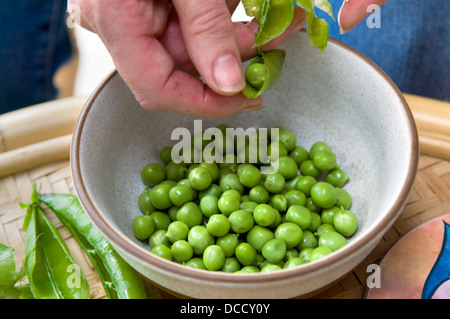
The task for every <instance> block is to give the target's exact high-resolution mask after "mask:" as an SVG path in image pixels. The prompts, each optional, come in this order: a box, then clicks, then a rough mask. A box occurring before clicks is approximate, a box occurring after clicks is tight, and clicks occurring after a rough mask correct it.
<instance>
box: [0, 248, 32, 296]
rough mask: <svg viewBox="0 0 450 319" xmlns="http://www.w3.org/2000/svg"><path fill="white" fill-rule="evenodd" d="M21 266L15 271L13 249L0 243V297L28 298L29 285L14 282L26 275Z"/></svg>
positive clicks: (29, 294)
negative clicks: (18, 284) (18, 270)
mask: <svg viewBox="0 0 450 319" xmlns="http://www.w3.org/2000/svg"><path fill="white" fill-rule="evenodd" d="M24 269H25V268H22V270H21V271H20V272H17V271H16V262H15V256H14V249H13V248H11V247H8V246H6V245H4V244H2V243H0V298H1V299H17V298H19V299H30V298H32V296H31V292H30V286H28V285H21V286H17V287H16V286H15V284H16V283H17V282H18V281H19V280H21V279H23V278H24V277H25V276H26V273H25V271H24Z"/></svg>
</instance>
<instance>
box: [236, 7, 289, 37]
mask: <svg viewBox="0 0 450 319" xmlns="http://www.w3.org/2000/svg"><path fill="white" fill-rule="evenodd" d="M242 4H243V6H244V9H245V12H246V14H247V15H249V16H252V17H255V18H256V20H258V23H259V26H258V32H257V33H256V35H255V46H261V45H263V44H265V43H267V42H269V41H270V40H272V39H274V38H276V37H278V36H279V35H281V34H282V33H283V32H284V31H285V30H286V29H287V27H289V25H290V24H291V22H292V19H293V18H294V1H293V0H243V1H242Z"/></svg>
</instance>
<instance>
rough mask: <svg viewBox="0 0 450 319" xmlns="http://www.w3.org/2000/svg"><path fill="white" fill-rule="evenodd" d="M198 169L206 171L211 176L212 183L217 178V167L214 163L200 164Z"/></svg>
mask: <svg viewBox="0 0 450 319" xmlns="http://www.w3.org/2000/svg"><path fill="white" fill-rule="evenodd" d="M199 167H204V168H206V169H207V170H208V172H209V174H211V180H212V181H213V182H214V181H216V180H217V179H218V178H219V166H218V165H217V164H216V163H214V162H212V163H207V162H202V163H200V165H199Z"/></svg>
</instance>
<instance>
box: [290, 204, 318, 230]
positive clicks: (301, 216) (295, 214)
mask: <svg viewBox="0 0 450 319" xmlns="http://www.w3.org/2000/svg"><path fill="white" fill-rule="evenodd" d="M286 221H288V222H292V223H294V224H297V225H298V226H300V228H301V229H302V230H304V229H308V228H309V227H310V226H311V223H312V213H311V211H310V210H309V209H308V208H306V207H305V206H300V205H292V206H290V207H289V208H288V210H287V212H286Z"/></svg>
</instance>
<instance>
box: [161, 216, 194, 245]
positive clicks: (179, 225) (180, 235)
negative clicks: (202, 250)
mask: <svg viewBox="0 0 450 319" xmlns="http://www.w3.org/2000/svg"><path fill="white" fill-rule="evenodd" d="M188 233H189V227H188V225H186V224H185V223H183V222H182V221H179V220H176V221H173V222H172V223H170V225H169V227H167V233H166V236H167V238H168V239H169V240H170V241H171V242H172V243H174V242H176V241H178V240H185V239H186V238H187V235H188Z"/></svg>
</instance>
